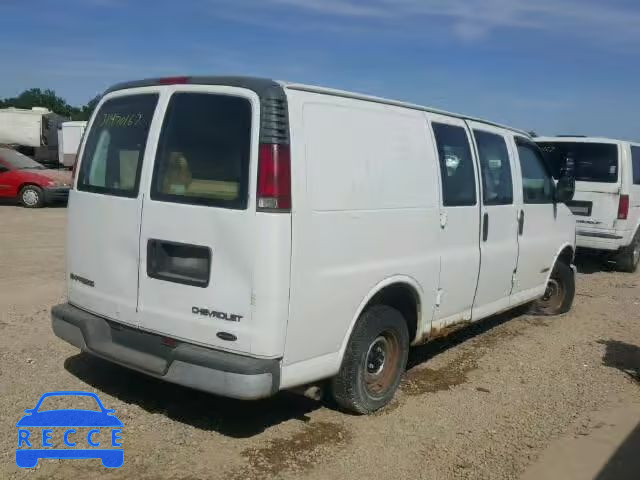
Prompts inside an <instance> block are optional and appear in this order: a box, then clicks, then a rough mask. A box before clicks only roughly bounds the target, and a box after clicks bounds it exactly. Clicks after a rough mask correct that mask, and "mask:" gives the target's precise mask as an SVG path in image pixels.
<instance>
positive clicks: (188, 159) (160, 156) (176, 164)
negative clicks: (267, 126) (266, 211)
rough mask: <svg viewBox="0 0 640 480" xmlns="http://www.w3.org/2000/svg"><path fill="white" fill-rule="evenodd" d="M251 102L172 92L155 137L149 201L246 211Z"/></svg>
mask: <svg viewBox="0 0 640 480" xmlns="http://www.w3.org/2000/svg"><path fill="white" fill-rule="evenodd" d="M250 153H251V103H250V102H249V100H248V99H246V98H242V97H236V96H231V95H219V94H210V93H175V94H174V95H173V96H172V97H171V101H170V102H169V106H168V107H167V113H166V116H165V119H164V124H163V126H162V132H161V134H160V141H159V144H158V153H157V156H156V162H155V166H154V172H153V182H152V186H151V198H152V199H153V200H161V201H166V202H175V203H188V204H193V205H207V206H217V207H223V208H232V209H241V210H243V209H246V208H247V197H248V191H249V157H250Z"/></svg>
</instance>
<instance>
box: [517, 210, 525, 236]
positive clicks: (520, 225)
mask: <svg viewBox="0 0 640 480" xmlns="http://www.w3.org/2000/svg"><path fill="white" fill-rule="evenodd" d="M523 233H524V210H520V216H519V217H518V235H522V234H523Z"/></svg>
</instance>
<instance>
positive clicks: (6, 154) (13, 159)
mask: <svg viewBox="0 0 640 480" xmlns="http://www.w3.org/2000/svg"><path fill="white" fill-rule="evenodd" d="M0 157H1V158H2V159H4V161H5V162H7V163H8V164H9V165H11V166H12V167H13V168H15V169H17V170H27V169H29V170H44V169H45V167H43V166H42V165H40V164H39V163H38V162H36V161H34V160H31V159H30V158H29V157H27V156H26V155H23V154H21V153H19V152H16V151H15V150H11V149H10V148H0Z"/></svg>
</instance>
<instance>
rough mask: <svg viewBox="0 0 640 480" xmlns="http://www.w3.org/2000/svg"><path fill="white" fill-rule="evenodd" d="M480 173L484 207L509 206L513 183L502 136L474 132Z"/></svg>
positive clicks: (511, 198)
mask: <svg viewBox="0 0 640 480" xmlns="http://www.w3.org/2000/svg"><path fill="white" fill-rule="evenodd" d="M473 135H474V137H475V138H476V144H477V146H478V156H479V159H480V171H481V172H482V187H483V195H482V201H483V203H484V205H511V204H512V203H513V182H512V180H511V164H510V163H509V150H507V142H506V141H505V139H504V137H503V136H502V135H497V134H495V133H489V132H484V131H482V130H474V131H473Z"/></svg>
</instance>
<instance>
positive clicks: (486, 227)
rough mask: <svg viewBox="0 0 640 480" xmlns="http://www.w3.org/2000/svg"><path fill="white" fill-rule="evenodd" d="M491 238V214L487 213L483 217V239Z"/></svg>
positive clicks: (484, 240)
mask: <svg viewBox="0 0 640 480" xmlns="http://www.w3.org/2000/svg"><path fill="white" fill-rule="evenodd" d="M488 238H489V214H488V213H485V214H484V217H483V218H482V241H483V242H486V241H487V239H488Z"/></svg>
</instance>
